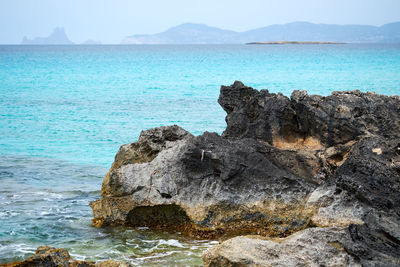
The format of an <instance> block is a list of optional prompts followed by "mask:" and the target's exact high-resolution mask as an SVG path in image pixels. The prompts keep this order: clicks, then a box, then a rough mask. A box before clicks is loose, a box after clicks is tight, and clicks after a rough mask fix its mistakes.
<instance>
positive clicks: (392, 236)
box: [91, 82, 400, 266]
mask: <svg viewBox="0 0 400 267" xmlns="http://www.w3.org/2000/svg"><path fill="white" fill-rule="evenodd" d="M218 102H219V103H220V104H221V106H222V107H223V109H224V110H225V111H226V112H227V117H226V122H227V128H226V130H225V131H224V133H223V134H222V136H219V135H218V134H216V133H208V132H206V133H204V134H203V135H200V136H192V135H191V134H189V133H188V132H186V131H185V130H183V129H181V128H179V127H178V126H171V127H160V128H155V129H150V130H147V131H144V132H142V133H141V136H140V138H139V141H138V142H136V143H132V144H127V145H124V146H122V147H121V149H120V150H119V152H118V153H117V155H116V157H115V162H114V164H113V166H112V168H111V169H110V171H109V173H108V174H107V176H106V178H105V179H104V182H103V187H102V196H103V198H101V199H99V200H96V201H94V202H92V203H91V206H92V209H93V213H94V219H93V224H94V225H95V226H104V225H116V224H124V225H133V226H151V227H162V228H175V229H179V230H181V231H184V232H185V233H188V234H191V235H194V236H200V237H216V236H224V235H225V236H226V235H239V234H259V235H261V236H264V237H268V238H273V237H286V239H285V240H281V239H279V240H275V239H273V240H269V241H266V240H263V241H260V240H258V239H257V238H254V237H252V238H250V239H246V240H245V242H246V244H248V245H249V248H250V247H251V250H252V251H253V252H254V253H251V255H250V254H248V253H247V254H246V253H244V254H241V255H238V254H237V253H236V254H235V253H231V252H232V251H235V250H237V251H240V250H243V248H241V247H242V245H241V244H240V242H242V241H243V240H241V239H240V238H237V239H232V240H230V241H229V243H223V244H221V245H220V246H218V247H217V248H216V249H212V250H210V251H208V252H206V253H205V254H204V260H205V262H206V264H208V265H210V266H225V265H227V266H242V265H254V266H255V265H270V264H272V265H277V266H280V265H281V266H285V259H286V258H288V257H289V258H291V259H292V260H293V262H295V261H296V259H298V258H299V257H300V258H301V259H302V261H301V262H302V264H305V265H324V264H328V262H327V261H326V259H329V258H331V259H335V260H334V262H336V263H337V264H333V265H335V266H336V265H360V264H362V265H364V266H376V265H381V266H397V265H400V263H399V258H400V249H399V244H400V231H399V229H400V223H399V221H400V219H399V217H400V197H399V196H400V194H399V193H398V192H399V190H400V97H399V96H391V97H388V96H382V95H377V94H374V93H361V92H359V91H349V92H334V93H333V94H332V95H330V96H326V97H323V96H316V95H308V94H307V93H306V92H305V91H294V92H293V94H292V96H291V98H290V99H289V98H287V97H285V96H283V95H282V94H271V93H269V92H268V91H267V90H261V91H257V90H254V89H253V88H250V87H246V86H244V85H243V84H242V83H241V82H235V83H234V84H233V85H232V86H222V87H221V94H220V97H219V99H218ZM309 227H316V228H313V230H311V229H306V228H309ZM295 232H298V233H296V234H294V235H291V234H293V233H295ZM321 234H323V235H324V236H319V235H321ZM308 239H312V240H315V242H314V243H310V242H308V241H307V240H308ZM264 241H265V242H264ZM275 241H276V242H278V243H276V242H275ZM227 242H228V241H227ZM279 242H282V243H279ZM296 242H298V244H299V246H298V247H296V245H295V244H296ZM224 244H225V245H224ZM229 251H231V252H229ZM271 251H272V252H271ZM273 251H275V252H273ZM291 251H293V255H291V253H292V252H291ZM285 253H286V254H285ZM227 255H228V256H227ZM267 255H269V256H267ZM238 257H239V258H238ZM273 258H274V259H273ZM328 265H329V264H328Z"/></svg>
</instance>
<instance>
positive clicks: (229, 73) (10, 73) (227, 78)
mask: <svg viewBox="0 0 400 267" xmlns="http://www.w3.org/2000/svg"><path fill="white" fill-rule="evenodd" d="M235 80H240V81H242V82H243V83H244V84H246V85H248V86H252V87H254V88H257V89H268V90H269V91H270V92H273V93H278V92H281V93H283V94H284V95H286V96H288V97H290V94H291V92H292V91H293V90H307V91H308V93H309V94H321V95H329V94H330V93H331V92H333V91H339V90H361V91H363V92H367V91H373V92H376V93H378V94H385V95H399V94H400V44H330V45H301V44H293V45H289V44H287V45H115V46H113V45H99V46H89V45H82V46H81V45H74V46H56V45H54V46H23V45H2V46H0V264H1V263H5V262H10V261H16V260H22V259H24V258H26V257H28V256H31V255H33V253H34V252H35V250H36V248H37V247H38V246H42V245H49V246H54V247H60V248H65V249H67V250H68V251H69V253H70V254H71V255H72V256H73V257H76V258H78V259H81V260H91V261H101V260H107V259H110V258H111V259H116V260H121V261H125V262H129V263H131V264H132V265H138V266H198V265H201V264H202V260H201V254H202V252H203V251H204V250H205V249H207V248H209V247H212V246H215V245H216V244H218V240H196V239H191V238H188V237H186V236H184V235H182V234H181V233H179V232H167V231H163V230H157V231H155V230H151V229H148V228H144V227H142V228H129V227H112V228H111V227H106V228H94V227H93V226H92V225H91V219H92V212H91V209H90V207H89V205H88V204H89V202H90V201H93V200H95V199H98V198H100V189H101V183H102V180H103V178H104V176H105V174H106V172H107V171H108V169H109V168H110V166H111V164H112V162H113V160H114V156H115V154H116V152H117V151H118V148H119V147H120V145H122V144H126V143H130V142H135V141H136V140H137V139H138V137H139V134H140V132H141V131H142V130H144V129H149V128H152V127H157V126H161V125H172V124H177V125H179V126H181V127H183V128H185V129H186V130H188V131H190V132H191V133H193V134H195V135H200V134H202V133H203V132H204V131H210V132H217V133H222V131H223V130H224V129H225V127H226V123H225V115H226V114H225V112H224V111H223V110H222V108H221V107H220V106H219V105H218V103H217V99H218V95H219V90H220V86H221V85H230V84H232V83H233V82H234V81H235Z"/></svg>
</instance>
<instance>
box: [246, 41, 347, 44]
mask: <svg viewBox="0 0 400 267" xmlns="http://www.w3.org/2000/svg"><path fill="white" fill-rule="evenodd" d="M246 44H247V45H275V44H279V45H282V44H345V43H341V42H297V41H275V42H250V43H246Z"/></svg>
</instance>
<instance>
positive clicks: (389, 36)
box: [122, 22, 400, 44]
mask: <svg viewBox="0 0 400 267" xmlns="http://www.w3.org/2000/svg"><path fill="white" fill-rule="evenodd" d="M282 40H286V41H299V42H304V41H310V42H345V43H400V22H395V23H390V24H385V25H383V26H380V27H377V26H369V25H334V24H314V23H310V22H293V23H288V24H281V25H271V26H267V27H263V28H258V29H254V30H249V31H245V32H235V31H230V30H222V29H219V28H215V27H209V26H207V25H204V24H194V23H185V24H182V25H179V26H176V27H173V28H170V29H168V30H166V31H165V32H161V33H157V34H142V35H132V36H128V37H126V38H125V39H124V40H123V41H122V43H123V44H229V43H231V44H235V43H249V42H266V41H282Z"/></svg>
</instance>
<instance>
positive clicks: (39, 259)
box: [0, 246, 129, 267]
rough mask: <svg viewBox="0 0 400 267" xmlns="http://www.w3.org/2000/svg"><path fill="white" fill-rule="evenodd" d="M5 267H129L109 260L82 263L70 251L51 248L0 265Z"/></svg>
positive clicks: (41, 249) (38, 249) (44, 248)
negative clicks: (21, 259) (72, 256)
mask: <svg viewBox="0 0 400 267" xmlns="http://www.w3.org/2000/svg"><path fill="white" fill-rule="evenodd" d="M0 266H4V267H42V266H48V267H64V266H65V267H128V266H129V265H128V264H126V263H122V262H119V261H115V260H108V261H103V262H99V263H94V262H90V261H80V260H76V259H73V258H71V256H70V255H69V253H68V251H66V250H65V249H62V248H53V247H49V246H43V247H38V248H37V250H36V253H35V255H33V256H32V257H30V258H28V259H26V260H23V261H17V262H12V263H6V264H0Z"/></svg>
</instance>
